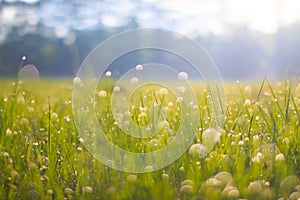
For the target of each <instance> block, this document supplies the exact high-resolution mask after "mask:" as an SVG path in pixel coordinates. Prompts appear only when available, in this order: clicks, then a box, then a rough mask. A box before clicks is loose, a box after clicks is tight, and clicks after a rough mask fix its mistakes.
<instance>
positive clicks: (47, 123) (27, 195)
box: [0, 79, 300, 199]
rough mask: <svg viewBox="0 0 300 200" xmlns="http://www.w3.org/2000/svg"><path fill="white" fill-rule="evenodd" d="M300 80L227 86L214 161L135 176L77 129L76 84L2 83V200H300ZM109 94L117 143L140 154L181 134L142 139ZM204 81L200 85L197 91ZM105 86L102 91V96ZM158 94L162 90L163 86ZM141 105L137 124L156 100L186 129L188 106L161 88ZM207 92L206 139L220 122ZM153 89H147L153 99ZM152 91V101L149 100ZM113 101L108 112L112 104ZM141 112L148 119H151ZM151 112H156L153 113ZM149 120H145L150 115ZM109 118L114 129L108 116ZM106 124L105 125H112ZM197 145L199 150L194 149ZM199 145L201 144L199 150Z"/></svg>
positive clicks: (188, 157) (191, 155)
mask: <svg viewBox="0 0 300 200" xmlns="http://www.w3.org/2000/svg"><path fill="white" fill-rule="evenodd" d="M297 84H299V80H293V81H290V82H289V81H285V82H279V83H270V82H269V81H268V79H265V80H263V81H262V83H261V84H247V83H226V84H225V90H226V97H227V105H226V108H224V110H225V112H226V119H225V123H224V126H223V127H222V129H221V131H220V133H221V135H220V138H219V140H218V143H217V144H216V145H215V146H214V148H213V149H212V151H211V152H210V153H209V154H208V155H207V156H206V157H204V158H201V157H199V153H201V152H200V150H199V151H195V150H191V149H190V151H187V152H186V153H184V155H182V156H181V157H180V158H179V159H178V160H176V161H175V162H174V163H172V164H171V165H169V166H167V167H165V168H163V169H161V170H158V171H154V172H149V173H140V174H135V173H131V174H129V173H125V172H121V171H117V170H114V169H112V168H109V167H106V166H105V165H103V164H102V163H101V162H99V161H98V160H97V159H96V158H95V157H94V156H93V155H91V154H90V153H89V152H88V151H87V150H86V149H85V146H84V140H83V138H80V137H79V135H78V133H77V130H76V129H75V125H74V120H73V115H72V88H73V83H72V82H71V81H68V80H42V81H40V82H39V83H38V84H35V85H34V87H33V86H32V85H25V84H17V83H14V84H13V81H11V80H2V81H0V198H1V199H63V198H67V199H192V198H193V199H239V198H244V199H279V198H283V199H287V198H290V199H297V198H299V197H300V182H299V178H300V155H299V154H300V133H299V129H300V126H299V123H300V115H299V114H300V111H299V109H300V93H299V91H300V89H296V86H297ZM105 87H106V88H102V89H106V91H108V92H107V93H106V95H104V93H102V94H101V95H100V96H99V97H97V98H98V99H97V101H98V103H99V102H100V104H99V105H98V107H97V109H98V117H99V122H100V124H102V125H101V126H102V128H103V129H104V130H106V134H107V136H108V137H109V138H110V140H111V141H113V142H114V143H116V144H117V145H119V146H121V147H122V148H125V149H127V150H131V151H135V152H145V151H146V152H147V151H153V150H155V149H157V148H161V147H163V146H165V145H167V144H168V139H169V138H171V137H172V134H170V133H169V132H168V129H167V128H164V127H158V129H159V134H158V136H154V137H153V138H150V139H146V140H142V139H133V138H131V137H130V136H128V135H126V134H123V132H122V131H121V130H120V129H118V128H117V125H116V124H115V123H114V120H113V118H112V115H107V114H109V113H110V112H112V111H111V108H110V107H109V106H108V102H109V98H110V92H109V90H108V88H109V87H110V85H109V83H107V85H106V86H105ZM197 87H198V86H197V84H196V83H195V88H196V89H197ZM298 87H299V88H300V86H298ZM102 89H101V90H102ZM156 89H158V88H155V87H154V90H156ZM146 90H147V89H146V88H145V91H138V92H136V93H135V98H134V99H132V102H133V104H134V105H137V106H138V107H134V105H133V106H132V107H131V113H134V115H133V116H132V118H133V121H135V123H137V124H139V123H140V125H141V126H146V125H147V124H149V123H151V119H150V118H148V117H147V116H148V114H149V112H150V111H148V112H147V111H145V110H143V109H137V108H139V107H146V105H147V103H149V102H152V101H155V102H156V103H157V104H160V105H163V106H169V110H168V112H167V113H164V114H165V115H166V117H167V119H168V120H167V121H168V122H169V124H168V126H167V127H169V128H171V129H175V130H176V129H177V128H178V126H177V124H178V121H180V118H179V117H178V113H177V112H178V110H180V105H178V104H176V103H175V102H174V105H173V106H171V105H170V104H167V102H169V101H175V100H174V96H172V95H171V96H170V97H168V98H169V99H168V98H167V97H166V96H164V94H165V92H166V91H163V92H162V95H161V96H159V95H158V96H156V93H155V92H153V91H152V90H151V89H150V90H148V92H146ZM197 91H198V92H199V94H197V95H199V96H200V98H199V102H198V105H199V111H200V123H199V129H198V131H197V132H196V133H195V140H194V142H193V143H195V144H196V143H200V142H201V141H202V136H203V134H205V131H208V125H209V120H210V106H209V101H210V100H209V97H207V94H206V93H205V91H204V90H203V88H202V87H199V88H198V89H197ZM143 92H144V93H143ZM143 95H148V96H147V98H145V99H144V100H143V98H141V97H142V96H143ZM103 104H104V105H105V106H103ZM141 112H144V114H142V115H141ZM150 114H151V113H150ZM141 117H142V118H141ZM103 119H105V123H101V120H103ZM102 122H103V121H102ZM194 147H195V146H194ZM191 148H193V145H192V147H191Z"/></svg>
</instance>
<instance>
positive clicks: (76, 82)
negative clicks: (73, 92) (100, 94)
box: [73, 76, 81, 85]
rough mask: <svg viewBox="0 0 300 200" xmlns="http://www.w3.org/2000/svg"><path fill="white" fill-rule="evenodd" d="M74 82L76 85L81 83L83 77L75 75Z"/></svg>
mask: <svg viewBox="0 0 300 200" xmlns="http://www.w3.org/2000/svg"><path fill="white" fill-rule="evenodd" d="M73 84H75V85H79V84H81V79H80V78H79V77H77V76H76V77H74V78H73Z"/></svg>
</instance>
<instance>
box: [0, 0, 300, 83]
mask: <svg viewBox="0 0 300 200" xmlns="http://www.w3.org/2000/svg"><path fill="white" fill-rule="evenodd" d="M144 27H152V28H167V29H171V30H175V31H178V32H179V33H182V34H185V35H187V36H188V37H190V38H192V39H194V40H196V41H197V42H198V43H199V44H201V45H202V46H203V47H204V48H205V49H206V50H207V51H208V53H209V54H210V56H211V57H212V59H213V60H214V61H215V63H216V64H217V66H218V67H219V70H220V72H221V74H222V76H223V78H224V79H228V80H237V79H262V78H263V77H264V76H265V75H266V74H267V75H268V76H269V77H271V78H273V79H282V78H284V77H285V76H286V74H288V75H289V76H294V77H299V76H300V1H298V0H244V1H240V0H209V1H208V0H186V1H183V0H140V1H137V0H0V76H1V77H14V76H16V74H17V70H18V67H19V64H20V62H21V57H22V56H23V55H25V56H26V57H27V60H26V61H25V64H26V63H27V64H34V65H35V66H36V67H37V68H38V70H39V72H40V75H41V76H55V77H72V76H74V75H75V74H76V71H77V69H78V68H79V66H80V63H81V62H82V61H83V59H84V58H85V57H86V56H87V54H88V53H89V52H90V51H91V50H92V49H93V48H94V47H95V46H96V45H97V44H98V43H99V42H101V41H103V40H105V39H106V38H108V37H109V36H111V35H113V34H115V33H118V32H121V31H124V30H130V29H133V28H144ZM187 48H188V47H187ZM128 62H136V61H130V60H128ZM136 64H138V63H136Z"/></svg>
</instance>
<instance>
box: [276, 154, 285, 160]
mask: <svg viewBox="0 0 300 200" xmlns="http://www.w3.org/2000/svg"><path fill="white" fill-rule="evenodd" d="M275 161H276V162H283V161H284V154H283V153H279V154H277V155H276V157H275Z"/></svg>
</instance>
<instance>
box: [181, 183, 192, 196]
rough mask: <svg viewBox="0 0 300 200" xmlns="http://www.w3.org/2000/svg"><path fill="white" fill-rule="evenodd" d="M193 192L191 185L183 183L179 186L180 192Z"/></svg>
mask: <svg viewBox="0 0 300 200" xmlns="http://www.w3.org/2000/svg"><path fill="white" fill-rule="evenodd" d="M193 192H194V187H193V186H191V185H184V186H182V187H181V188H180V193H183V194H191V193H193Z"/></svg>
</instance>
